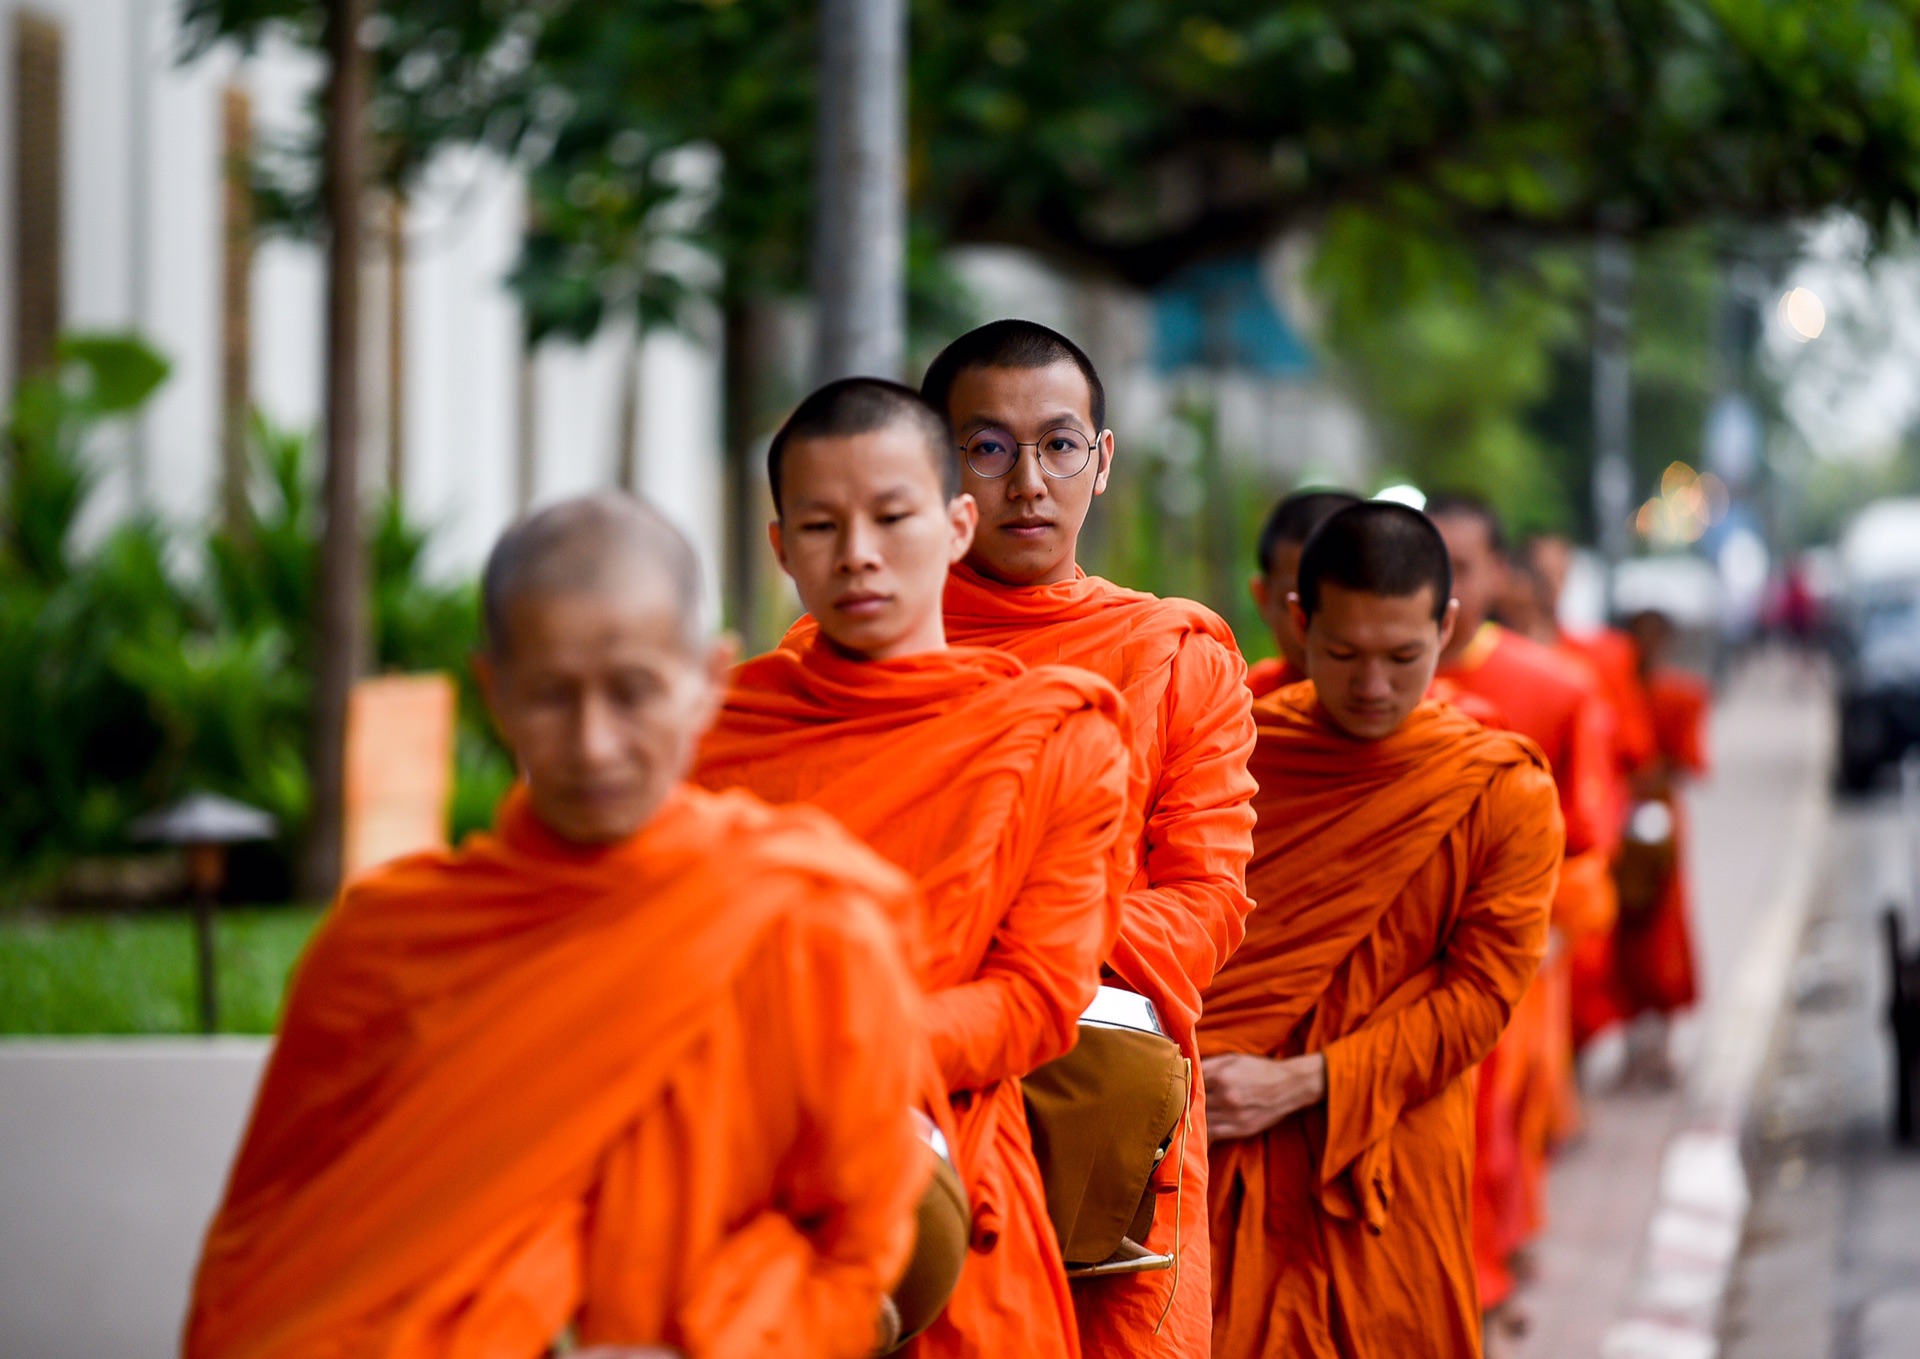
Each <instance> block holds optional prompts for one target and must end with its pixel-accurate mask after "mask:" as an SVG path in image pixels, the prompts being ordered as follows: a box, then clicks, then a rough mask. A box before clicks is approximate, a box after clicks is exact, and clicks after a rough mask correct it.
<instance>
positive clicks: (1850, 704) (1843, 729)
mask: <svg viewBox="0 0 1920 1359" xmlns="http://www.w3.org/2000/svg"><path fill="white" fill-rule="evenodd" d="M1839 556H1840V568H1841V572H1842V576H1843V579H1844V582H1845V585H1844V590H1843V593H1842V596H1841V601H1840V609H1839V611H1838V617H1837V620H1836V622H1837V627H1836V629H1835V638H1834V643H1835V647H1834V649H1835V654H1836V659H1837V661H1838V666H1839V675H1838V678H1839V684H1838V696H1839V703H1840V751H1839V775H1840V783H1841V786H1842V787H1845V788H1848V789H1851V790H1855V791H1859V790H1863V789H1866V788H1869V787H1871V786H1872V785H1873V782H1874V779H1875V778H1876V777H1877V776H1878V774H1879V772H1880V767H1881V766H1882V765H1884V764H1887V763H1889V762H1891V761H1893V760H1897V759H1899V758H1900V756H1901V755H1902V754H1904V753H1905V752H1906V751H1907V750H1908V749H1909V748H1911V747H1913V746H1915V745H1920V499H1910V500H1885V501H1881V502H1879V503H1877V504H1874V505H1871V506H1869V507H1868V508H1867V509H1865V510H1863V511H1862V512H1861V513H1860V515H1859V517H1858V518H1856V519H1855V520H1854V521H1853V523H1852V525H1850V526H1849V527H1848V529H1847V532H1846V533H1845V535H1843V537H1842V538H1841V541H1840V553H1839Z"/></svg>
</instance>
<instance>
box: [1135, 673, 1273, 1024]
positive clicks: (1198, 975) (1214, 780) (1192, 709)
mask: <svg viewBox="0 0 1920 1359" xmlns="http://www.w3.org/2000/svg"><path fill="white" fill-rule="evenodd" d="M1173 664H1174V673H1173V679H1172V682H1171V683H1170V684H1169V685H1168V688H1167V699H1166V711H1165V712H1164V713H1163V714H1162V716H1161V720H1162V721H1163V722H1164V723H1165V724H1166V753H1165V760H1164V762H1163V764H1162V766H1161V770H1160V779H1159V783H1158V785H1157V786H1156V787H1155V788H1154V790H1153V792H1152V794H1151V797H1152V799H1153V800H1152V803H1151V805H1149V806H1148V807H1147V808H1146V843H1145V853H1144V862H1143V863H1142V868H1143V869H1144V872H1143V873H1142V874H1141V875H1140V876H1139V877H1137V878H1136V879H1135V885H1134V887H1133V889H1132V890H1130V891H1129V892H1128V893H1127V895H1126V898H1125V900H1124V901H1123V902H1122V903H1121V925H1120V929H1121V935H1122V937H1123V939H1126V940H1129V941H1138V943H1139V944H1140V948H1139V949H1138V950H1137V951H1138V952H1143V953H1145V952H1150V953H1151V955H1152V956H1155V957H1166V958H1172V959H1174V960H1175V961H1176V962H1177V963H1178V965H1179V967H1180V970H1181V971H1182V973H1184V978H1183V980H1184V981H1185V982H1186V983H1187V985H1189V986H1191V987H1192V988H1193V990H1194V991H1195V992H1196V993H1197V992H1198V991H1200V990H1203V989H1205V987H1206V986H1207V984H1208V983H1209V982H1211V981H1212V980H1213V974H1214V972H1215V971H1216V970H1217V969H1218V968H1219V966H1220V965H1221V964H1222V963H1223V962H1225V961H1226V960H1227V958H1228V957H1229V956H1230V955H1231V954H1232V953H1233V951H1234V949H1236V948H1238V947H1239V946H1240V940H1241V937H1242V936H1243V935H1244V934H1245V932H1246V917H1247V912H1248V911H1250V910H1252V909H1253V900H1252V898H1250V897H1249V896H1248V895H1247V892H1246V880H1247V860H1248V858H1249V857H1251V855H1252V853H1253V820H1254V818H1253V801H1252V799H1253V794H1254V782H1253V777H1252V776H1251V775H1250V774H1248V773H1247V757H1248V756H1249V755H1250V754H1251V753H1252V751H1253V741H1254V728H1253V696H1252V695H1251V694H1250V693H1249V692H1248V691H1247V686H1246V678H1245V677H1246V663H1245V662H1244V661H1242V660H1241V659H1240V656H1239V653H1237V652H1234V651H1230V650H1229V649H1228V648H1227V647H1226V646H1224V645H1222V644H1221V643H1220V642H1218V641H1215V640H1214V639H1213V638H1211V637H1206V636H1194V637H1189V638H1188V639H1187V642H1186V644H1185V645H1184V646H1182V647H1181V648H1180V650H1179V652H1178V653H1177V654H1176V655H1175V657H1174V663H1173ZM1142 879H1144V882H1143V881H1142ZM1118 970H1120V971H1122V972H1123V973H1124V971H1125V969H1124V967H1123V968H1120V969H1118Z"/></svg>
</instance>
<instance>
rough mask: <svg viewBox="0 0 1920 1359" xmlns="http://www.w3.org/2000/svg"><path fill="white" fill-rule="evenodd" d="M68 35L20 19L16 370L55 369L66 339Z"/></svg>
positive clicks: (36, 17) (18, 15)
mask: <svg viewBox="0 0 1920 1359" xmlns="http://www.w3.org/2000/svg"><path fill="white" fill-rule="evenodd" d="M65 46H66V42H65V36H64V34H63V31H62V29H61V26H60V23H59V21H58V20H56V19H50V18H48V17H47V16H46V15H43V14H36V13H34V12H32V11H31V10H18V11H16V12H15V14H14V21H13V135H14V158H13V174H14V180H13V371H14V376H15V377H16V378H21V377H27V376H29V375H31V374H34V373H44V372H47V371H49V370H51V369H52V367H53V364H54V351H55V349H56V347H57V346H58V344H59V340H60V321H61V311H62V296H61V271H62V268H63V262H64V261H63V256H64V251H63V249H62V241H61V235H62V228H63V222H64V218H63V214H62V212H61V193H62V191H63V181H64V178H65V176H64V173H63V165H62V161H63V159H64V156H65V150H66V145H65V143H66V137H65V118H64V116H63V108H62V105H63V101H64V97H65V89H66V79H65V75H64V71H63V66H62V62H63V60H64V51H65Z"/></svg>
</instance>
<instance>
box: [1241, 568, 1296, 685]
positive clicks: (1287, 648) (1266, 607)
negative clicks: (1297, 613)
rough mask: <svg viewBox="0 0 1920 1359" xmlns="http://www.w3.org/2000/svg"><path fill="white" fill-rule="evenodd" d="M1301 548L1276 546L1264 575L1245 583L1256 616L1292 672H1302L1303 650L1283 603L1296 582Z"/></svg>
mask: <svg viewBox="0 0 1920 1359" xmlns="http://www.w3.org/2000/svg"><path fill="white" fill-rule="evenodd" d="M1302 546H1304V544H1301V543H1278V544H1276V545H1275V546H1274V549H1273V560H1272V561H1271V562H1269V563H1268V570H1267V573H1266V574H1265V575H1263V576H1255V577H1253V578H1252V579H1251V580H1249V581H1248V582H1247V592H1248V593H1249V594H1251V595H1252V596H1253V606H1254V607H1255V608H1256V609H1258V610H1260V617H1261V618H1263V619H1265V620H1266V624H1267V628H1268V630H1269V631H1271V632H1272V633H1273V640H1274V643H1275V645H1277V646H1278V647H1279V648H1280V654H1281V655H1282V656H1284V657H1286V661H1287V664H1288V665H1291V666H1292V667H1293V668H1294V669H1295V670H1305V669H1306V650H1305V648H1304V646H1303V645H1302V644H1301V641H1300V633H1299V631H1298V630H1297V629H1296V628H1295V627H1294V626H1293V611H1292V610H1291V609H1290V608H1288V607H1287V601H1288V599H1289V598H1291V597H1292V595H1293V588H1294V586H1295V585H1296V584H1298V583H1299V580H1300V549H1301V547H1302Z"/></svg>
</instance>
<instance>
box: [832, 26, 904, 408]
mask: <svg viewBox="0 0 1920 1359" xmlns="http://www.w3.org/2000/svg"><path fill="white" fill-rule="evenodd" d="M820 32H821V47H820V108H819V141H818V145H817V174H818V194H817V196H816V203H817V208H816V212H817V213H818V216H817V217H816V219H815V226H814V257H813V293H814V306H815V325H816V331H815V336H816V338H815V346H814V376H815V379H816V381H819V382H829V381H832V380H833V379H834V378H840V377H848V376H852V375H855V374H867V375H871V376H874V377H886V378H898V377H899V376H900V375H901V372H902V370H903V369H904V367H905V365H906V311H907V305H906V258H907V248H906V241H907V234H906V219H907V209H906V100H905V91H906V55H907V13H906V4H905V0H821V6H820Z"/></svg>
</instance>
